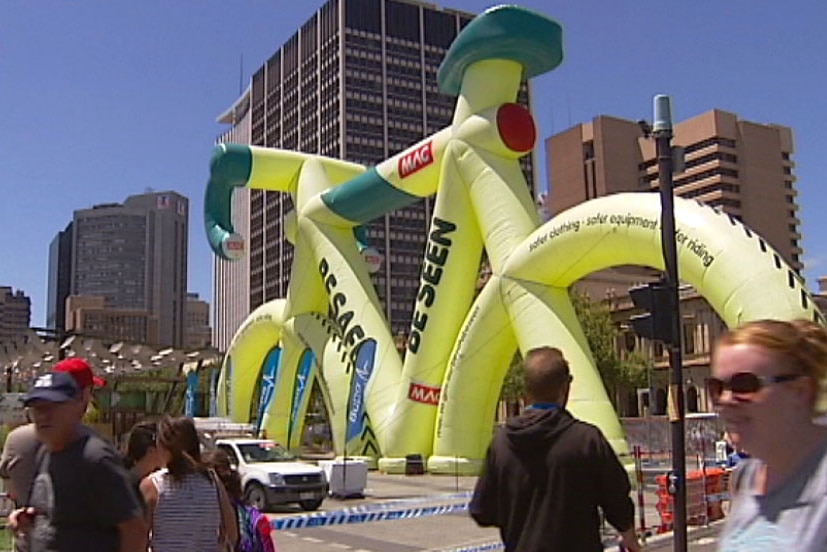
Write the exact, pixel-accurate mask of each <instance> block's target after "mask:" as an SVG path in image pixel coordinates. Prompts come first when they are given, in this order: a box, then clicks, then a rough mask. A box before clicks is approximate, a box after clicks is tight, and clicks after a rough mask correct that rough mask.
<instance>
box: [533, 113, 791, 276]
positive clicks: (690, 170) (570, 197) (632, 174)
mask: <svg viewBox="0 0 827 552" xmlns="http://www.w3.org/2000/svg"><path fill="white" fill-rule="evenodd" d="M672 144H673V145H674V146H682V147H683V148H684V149H685V162H686V168H685V170H684V171H683V172H681V173H679V174H675V176H674V187H675V195H678V196H681V197H685V198H693V199H697V200H699V201H702V202H704V203H707V204H709V205H712V206H714V207H716V208H718V209H720V210H721V211H723V212H725V213H728V214H731V215H732V216H734V217H735V218H737V219H739V220H741V221H742V222H744V224H746V225H747V226H749V227H750V228H751V229H753V230H755V231H756V232H757V233H759V234H761V235H762V236H763V237H764V238H765V239H766V240H767V242H769V243H770V244H771V245H772V246H773V248H775V249H776V250H777V251H778V253H779V254H780V255H781V256H782V257H783V258H784V259H785V260H786V261H787V262H788V263H789V264H790V266H792V267H793V268H794V269H795V270H798V271H800V270H801V268H802V264H801V254H802V249H801V233H800V228H799V226H800V224H801V221H800V220H799V218H798V204H797V202H796V197H797V196H798V192H797V191H796V189H795V181H796V178H795V175H794V173H793V170H794V168H795V163H794V162H793V161H792V157H791V156H792V154H793V149H794V148H793V136H792V130H791V129H789V128H787V127H783V126H779V125H765V124H760V123H753V122H750V121H744V120H742V119H739V118H738V116H737V115H735V114H733V113H727V112H726V111H720V110H717V109H714V110H712V111H708V112H706V113H703V114H702V115H698V116H697V117H693V118H691V119H688V120H686V121H683V122H680V123H677V124H676V125H675V126H674V139H673V140H672ZM545 148H546V153H547V157H546V159H547V163H548V167H547V168H548V172H547V174H548V175H549V180H550V193H549V194H548V199H547V201H548V209H549V212H550V213H551V214H552V215H554V214H556V213H559V212H560V211H562V210H564V209H567V208H569V207H572V206H574V205H577V204H578V203H582V202H583V201H586V200H589V199H594V198H596V197H601V196H604V195H609V194H614V193H618V192H638V191H650V190H657V189H658V186H659V184H658V165H657V159H656V158H655V143H654V141H653V140H650V139H647V138H645V137H644V135H643V130H642V129H641V126H640V125H639V124H638V123H635V122H633V121H626V120H623V119H617V118H614V117H608V116H605V115H604V116H600V117H596V118H594V119H593V120H592V121H591V122H589V123H585V124H581V125H577V126H575V127H572V128H570V129H568V130H566V131H564V132H561V133H559V134H556V135H554V136H552V137H551V138H548V139H547V140H546V142H545Z"/></svg>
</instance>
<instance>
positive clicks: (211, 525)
mask: <svg viewBox="0 0 827 552" xmlns="http://www.w3.org/2000/svg"><path fill="white" fill-rule="evenodd" d="M149 478H150V480H151V481H152V483H153V484H154V485H155V488H156V489H157V490H158V504H157V506H156V507H155V516H154V520H153V523H152V535H151V537H150V544H151V546H152V551H153V552H212V551H217V550H218V531H219V528H220V527H221V506H220V505H219V502H218V493H217V491H216V488H215V485H213V482H212V481H210V480H208V479H207V478H206V477H204V476H203V475H201V474H198V473H191V474H188V475H186V476H185V477H184V479H183V480H182V481H177V482H176V481H173V479H172V477H171V476H170V475H169V473H168V472H167V470H166V469H163V470H160V471H157V472H155V473H152V474H150V476H149Z"/></svg>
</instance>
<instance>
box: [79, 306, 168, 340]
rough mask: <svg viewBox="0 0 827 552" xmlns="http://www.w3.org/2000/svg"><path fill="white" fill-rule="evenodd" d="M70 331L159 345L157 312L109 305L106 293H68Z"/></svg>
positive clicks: (109, 338)
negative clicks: (92, 294)
mask: <svg viewBox="0 0 827 552" xmlns="http://www.w3.org/2000/svg"><path fill="white" fill-rule="evenodd" d="M66 331H67V332H68V333H70V334H79V335H83V336H84V337H101V338H106V339H107V340H111V341H128V342H131V343H144V344H146V345H159V327H158V316H157V315H154V314H152V313H150V312H149V311H146V310H141V309H124V308H117V307H111V306H107V304H106V299H104V298H103V297H92V296H82V295H70V296H69V297H67V298H66Z"/></svg>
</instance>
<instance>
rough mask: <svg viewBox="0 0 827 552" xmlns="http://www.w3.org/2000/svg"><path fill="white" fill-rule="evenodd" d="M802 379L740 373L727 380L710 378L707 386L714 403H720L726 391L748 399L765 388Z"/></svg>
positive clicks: (795, 376)
mask: <svg viewBox="0 0 827 552" xmlns="http://www.w3.org/2000/svg"><path fill="white" fill-rule="evenodd" d="M800 377H802V375H801V374H782V375H780V376H759V375H758V374H753V373H752V372H738V373H737V374H734V375H733V376H732V377H731V378H729V379H727V380H722V379H718V378H709V379H708V380H707V383H706V386H707V389H708V390H709V397H710V398H711V399H712V401H713V402H718V400H719V399H720V398H721V395H722V394H723V392H724V390H725V389H729V391H730V392H731V393H732V394H733V395H737V396H738V397H741V398H748V397H749V396H751V395H754V394H755V393H758V392H759V391H760V390H761V389H762V388H763V387H765V386H767V385H773V384H775V383H783V382H785V381H792V380H795V379H798V378H800Z"/></svg>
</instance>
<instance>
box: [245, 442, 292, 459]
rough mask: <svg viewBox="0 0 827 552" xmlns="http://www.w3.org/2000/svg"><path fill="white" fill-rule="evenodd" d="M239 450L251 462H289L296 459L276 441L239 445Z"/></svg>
mask: <svg viewBox="0 0 827 552" xmlns="http://www.w3.org/2000/svg"><path fill="white" fill-rule="evenodd" d="M238 450H239V452H241V457H242V458H244V461H245V462H248V463H250V464H254V463H256V462H287V461H290V460H295V459H296V457H295V456H294V455H292V454H290V452H288V451H287V449H285V448H284V447H282V446H281V445H277V444H275V443H248V444H244V445H238Z"/></svg>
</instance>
